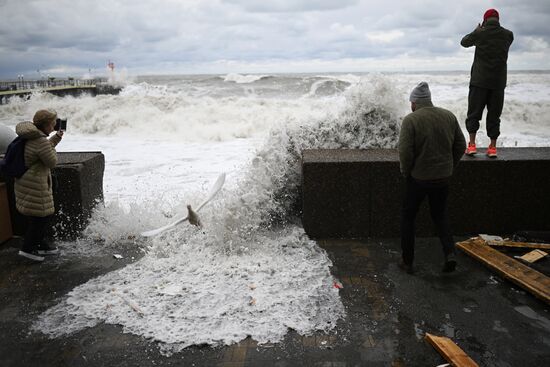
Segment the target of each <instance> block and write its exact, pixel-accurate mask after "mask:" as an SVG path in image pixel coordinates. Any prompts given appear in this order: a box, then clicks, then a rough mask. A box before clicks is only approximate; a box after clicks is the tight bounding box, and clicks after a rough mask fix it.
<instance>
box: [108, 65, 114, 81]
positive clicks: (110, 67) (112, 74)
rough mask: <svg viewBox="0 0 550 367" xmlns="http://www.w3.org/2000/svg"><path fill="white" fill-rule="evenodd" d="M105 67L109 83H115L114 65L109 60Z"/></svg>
mask: <svg viewBox="0 0 550 367" xmlns="http://www.w3.org/2000/svg"><path fill="white" fill-rule="evenodd" d="M107 67H108V68H109V83H111V84H112V83H114V81H115V63H114V62H112V61H111V60H109V62H108V63H107Z"/></svg>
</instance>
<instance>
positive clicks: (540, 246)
mask: <svg viewBox="0 0 550 367" xmlns="http://www.w3.org/2000/svg"><path fill="white" fill-rule="evenodd" d="M487 244H488V245H489V246H495V247H499V246H500V247H516V248H531V249H541V250H550V244H547V243H535V242H516V241H487Z"/></svg>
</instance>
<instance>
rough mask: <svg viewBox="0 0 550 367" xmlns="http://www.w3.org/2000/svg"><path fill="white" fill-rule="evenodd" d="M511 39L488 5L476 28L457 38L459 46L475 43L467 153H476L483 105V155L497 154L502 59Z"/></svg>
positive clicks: (503, 72)
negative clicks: (488, 141) (486, 143)
mask: <svg viewBox="0 0 550 367" xmlns="http://www.w3.org/2000/svg"><path fill="white" fill-rule="evenodd" d="M513 41H514V34H513V33H512V32H510V31H509V30H507V29H506V28H503V27H501V26H500V23H499V14H498V11H496V10H495V9H489V10H487V11H486V12H485V14H484V15H483V24H478V25H477V27H476V29H475V30H474V31H473V32H472V33H470V34H467V35H466V36H464V38H462V41H461V42H460V44H461V45H462V46H463V47H472V46H475V47H476V51H475V55H474V63H473V64H472V71H471V77H470V92H469V93H468V115H467V117H466V129H468V132H469V133H470V142H469V143H468V147H467V149H466V154H468V155H470V156H473V155H474V154H476V153H477V149H476V133H477V131H478V130H479V120H481V116H482V114H483V110H484V109H485V106H487V136H488V137H489V138H490V139H491V144H490V145H489V147H488V149H487V155H488V156H489V157H493V158H495V157H496V156H497V138H498V137H499V135H500V114H501V113H502V107H503V105H504V88H506V76H507V75H506V74H507V65H506V62H507V60H508V50H509V49H510V45H511V44H512V42H513Z"/></svg>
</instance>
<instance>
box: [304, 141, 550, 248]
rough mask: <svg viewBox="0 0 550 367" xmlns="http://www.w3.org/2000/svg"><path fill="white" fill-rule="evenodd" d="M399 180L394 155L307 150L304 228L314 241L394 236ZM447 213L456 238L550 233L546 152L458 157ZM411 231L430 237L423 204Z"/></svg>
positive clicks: (380, 151)
mask: <svg viewBox="0 0 550 367" xmlns="http://www.w3.org/2000/svg"><path fill="white" fill-rule="evenodd" d="M403 183H404V179H403V178H402V177H401V175H400V172H399V160H398V153H397V151H396V150H393V149H372V150H353V149H350V150H306V151H304V152H303V155H302V200H303V213H302V215H303V216H302V222H303V226H304V229H305V231H306V232H307V233H308V235H309V236H311V237H313V238H366V237H397V236H399V225H400V208H401V201H402V194H401V192H402V185H403ZM449 209H450V212H449V214H450V219H451V226H452V229H453V232H454V233H455V234H477V233H491V234H510V233H513V232H515V231H518V230H550V148H500V149H499V157H498V158H496V159H490V158H487V157H486V156H485V154H484V151H482V152H480V153H478V154H477V156H476V157H475V158H471V157H463V158H462V161H461V163H460V165H459V166H458V168H457V170H456V172H455V174H454V176H453V178H452V180H451V188H450V195H449ZM417 234H418V235H420V236H432V235H434V232H433V226H432V223H431V219H430V216H429V210H428V205H427V201H426V202H424V203H423V205H422V207H421V209H420V211H419V213H418V217H417Z"/></svg>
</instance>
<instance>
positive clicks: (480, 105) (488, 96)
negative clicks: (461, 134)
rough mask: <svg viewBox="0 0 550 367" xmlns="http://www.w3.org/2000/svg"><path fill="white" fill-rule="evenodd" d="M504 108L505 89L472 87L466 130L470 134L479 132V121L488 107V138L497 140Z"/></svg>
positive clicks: (469, 94) (469, 96)
mask: <svg viewBox="0 0 550 367" xmlns="http://www.w3.org/2000/svg"><path fill="white" fill-rule="evenodd" d="M503 106H504V89H486V88H480V87H475V86H472V85H471V86H470V92H469V93H468V115H467V116H466V129H467V130H468V132H469V133H476V132H477V131H478V130H479V120H481V117H482V115H483V110H484V109H485V107H487V120H486V121H487V136H488V137H489V138H491V139H496V138H498V136H499V135H500V115H501V113H502V107H503Z"/></svg>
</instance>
